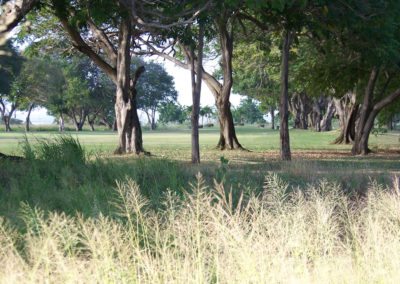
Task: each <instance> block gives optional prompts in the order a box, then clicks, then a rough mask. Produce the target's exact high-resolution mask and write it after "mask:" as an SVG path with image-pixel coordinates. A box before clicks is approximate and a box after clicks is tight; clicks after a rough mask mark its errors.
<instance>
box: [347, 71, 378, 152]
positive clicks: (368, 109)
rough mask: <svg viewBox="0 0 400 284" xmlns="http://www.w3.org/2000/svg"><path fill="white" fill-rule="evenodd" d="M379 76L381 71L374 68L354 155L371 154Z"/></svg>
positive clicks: (365, 98)
mask: <svg viewBox="0 0 400 284" xmlns="http://www.w3.org/2000/svg"><path fill="white" fill-rule="evenodd" d="M378 75H379V69H378V68H376V67H374V68H373V69H372V70H371V74H370V77H369V80H368V84H367V87H366V89H365V94H364V100H363V103H362V105H361V109H360V118H359V122H358V125H357V128H356V133H355V134H356V135H355V138H354V143H353V148H352V149H351V153H352V154H353V155H367V154H368V153H369V152H370V150H369V149H368V138H369V133H370V132H371V129H372V127H373V126H374V120H375V117H376V114H374V112H373V111H372V109H373V108H372V100H373V95H374V90H375V85H376V81H377V79H378ZM371 119H372V121H371Z"/></svg>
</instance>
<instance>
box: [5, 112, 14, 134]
mask: <svg viewBox="0 0 400 284" xmlns="http://www.w3.org/2000/svg"><path fill="white" fill-rule="evenodd" d="M3 121H4V126H5V128H6V132H11V131H12V129H11V126H10V122H11V117H10V115H6V114H5V115H3Z"/></svg>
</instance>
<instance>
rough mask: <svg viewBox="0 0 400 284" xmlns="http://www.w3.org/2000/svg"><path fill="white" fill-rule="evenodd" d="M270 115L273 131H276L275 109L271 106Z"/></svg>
mask: <svg viewBox="0 0 400 284" xmlns="http://www.w3.org/2000/svg"><path fill="white" fill-rule="evenodd" d="M270 113H271V129H272V130H274V129H275V107H274V106H271V108H270Z"/></svg>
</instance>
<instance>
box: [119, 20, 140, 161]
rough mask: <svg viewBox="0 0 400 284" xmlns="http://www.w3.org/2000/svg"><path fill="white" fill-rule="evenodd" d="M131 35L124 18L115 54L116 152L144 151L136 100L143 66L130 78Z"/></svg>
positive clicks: (138, 152)
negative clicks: (137, 84)
mask: <svg viewBox="0 0 400 284" xmlns="http://www.w3.org/2000/svg"><path fill="white" fill-rule="evenodd" d="M131 35H132V30H131V25H130V21H129V19H125V20H123V21H122V23H121V25H120V30H119V47H118V55H117V82H116V85H117V91H116V101H115V118H116V124H117V129H118V147H117V149H116V150H115V153H116V154H124V153H132V152H133V153H135V154H140V153H145V151H144V149H143V140H142V129H141V127H140V121H139V116H138V114H137V102H136V83H137V80H138V79H139V77H140V75H141V74H142V73H143V72H144V67H143V66H142V67H139V68H138V69H137V70H136V72H135V75H134V78H133V79H131V76H130V63H131V59H130V40H131Z"/></svg>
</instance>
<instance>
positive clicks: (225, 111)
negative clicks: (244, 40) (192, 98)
mask: <svg viewBox="0 0 400 284" xmlns="http://www.w3.org/2000/svg"><path fill="white" fill-rule="evenodd" d="M216 26H217V28H218V34H219V41H220V45H221V53H222V70H223V83H222V86H221V88H220V90H219V94H218V95H217V96H216V95H215V98H216V106H217V109H218V119H219V124H220V138H219V141H218V144H217V147H218V148H219V149H221V150H225V149H227V150H234V149H243V147H242V145H240V143H239V140H238V139H237V136H236V131H235V125H234V122H233V116H232V112H231V104H230V102H229V98H230V95H231V89H232V85H233V75H232V74H233V68H232V56H233V32H232V31H231V30H230V31H229V28H228V24H227V19H221V20H220V21H217V22H216Z"/></svg>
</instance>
